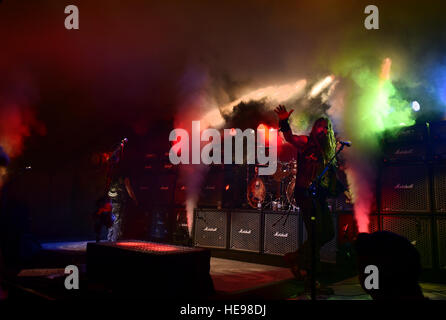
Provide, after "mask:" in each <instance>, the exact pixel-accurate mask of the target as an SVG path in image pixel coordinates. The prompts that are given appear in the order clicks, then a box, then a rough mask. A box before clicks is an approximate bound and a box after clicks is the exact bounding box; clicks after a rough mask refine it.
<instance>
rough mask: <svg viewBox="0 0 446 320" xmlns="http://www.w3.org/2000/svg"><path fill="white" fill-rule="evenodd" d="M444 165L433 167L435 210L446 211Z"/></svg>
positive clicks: (445, 173) (445, 170)
mask: <svg viewBox="0 0 446 320" xmlns="http://www.w3.org/2000/svg"><path fill="white" fill-rule="evenodd" d="M445 190H446V166H437V167H435V168H434V195H435V210H436V211H437V212H446V191H445Z"/></svg>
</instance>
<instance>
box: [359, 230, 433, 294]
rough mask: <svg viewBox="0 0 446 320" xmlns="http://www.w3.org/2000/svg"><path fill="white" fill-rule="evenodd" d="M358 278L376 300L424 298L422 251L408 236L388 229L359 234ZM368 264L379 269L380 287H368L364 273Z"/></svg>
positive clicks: (366, 275)
mask: <svg viewBox="0 0 446 320" xmlns="http://www.w3.org/2000/svg"><path fill="white" fill-rule="evenodd" d="M355 248H356V252H357V257H358V269H359V270H358V271H359V281H360V283H361V286H362V288H363V289H364V290H365V291H366V292H367V293H368V294H370V295H371V296H372V298H373V299H374V300H422V299H426V298H425V297H424V296H423V293H422V291H421V287H420V285H419V284H418V279H419V277H420V274H421V262H420V254H419V253H418V251H417V249H416V248H415V246H414V245H412V244H411V243H410V242H409V240H407V239H406V238H404V237H402V236H400V235H397V234H395V233H392V232H388V231H379V232H375V233H372V234H367V233H360V234H359V235H358V238H357V240H356V242H355ZM369 265H374V266H376V267H377V268H378V278H379V281H378V284H379V288H378V289H367V288H366V287H365V280H366V278H367V277H368V276H369V274H366V273H365V272H364V270H365V268H366V267H367V266H369Z"/></svg>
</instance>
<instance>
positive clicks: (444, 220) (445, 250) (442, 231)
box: [436, 217, 446, 269]
mask: <svg viewBox="0 0 446 320" xmlns="http://www.w3.org/2000/svg"><path fill="white" fill-rule="evenodd" d="M436 223H437V246H438V263H439V267H440V269H446V217H441V218H437V219H436Z"/></svg>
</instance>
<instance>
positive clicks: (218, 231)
mask: <svg viewBox="0 0 446 320" xmlns="http://www.w3.org/2000/svg"><path fill="white" fill-rule="evenodd" d="M194 222H195V223H194V229H195V246H197V247H208V248H220V249H226V239H227V238H226V234H227V225H228V213H227V212H226V211H222V210H217V209H197V210H195V219H194Z"/></svg>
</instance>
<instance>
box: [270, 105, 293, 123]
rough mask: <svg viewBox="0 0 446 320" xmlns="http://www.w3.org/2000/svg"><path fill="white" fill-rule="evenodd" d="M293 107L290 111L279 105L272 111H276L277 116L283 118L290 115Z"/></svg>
mask: <svg viewBox="0 0 446 320" xmlns="http://www.w3.org/2000/svg"><path fill="white" fill-rule="evenodd" d="M293 111H294V110H293V109H291V110H290V111H287V110H286V108H285V106H282V105H279V106H278V107H277V108H276V109H274V112H275V113H277V116H278V117H279V119H280V120H285V119H288V118H289V117H290V115H291V114H292V113H293Z"/></svg>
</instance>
